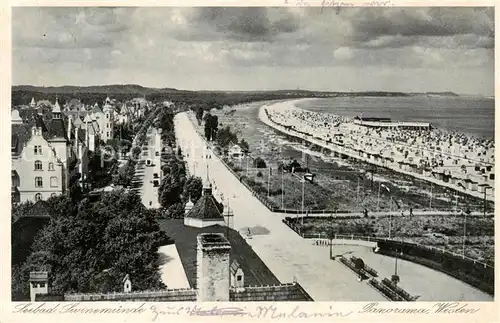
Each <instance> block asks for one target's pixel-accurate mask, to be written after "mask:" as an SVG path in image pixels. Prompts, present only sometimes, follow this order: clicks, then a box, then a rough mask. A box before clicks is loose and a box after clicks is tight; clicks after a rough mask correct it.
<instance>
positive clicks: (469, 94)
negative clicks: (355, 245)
mask: <svg viewBox="0 0 500 323" xmlns="http://www.w3.org/2000/svg"><path fill="white" fill-rule="evenodd" d="M15 86H18V87H20V86H31V87H41V88H58V87H105V86H140V87H142V88H145V89H155V90H162V89H172V90H176V91H190V92H273V91H297V92H298V91H308V92H325V93H363V92H387V93H405V94H412V93H423V94H425V93H447V92H450V93H454V94H457V95H459V96H481V97H495V95H494V94H491V95H487V94H480V93H458V92H455V91H453V90H446V91H416V92H407V91H391V90H350V91H336V90H312V89H304V88H297V89H292V88H281V89H266V90H263V89H260V90H257V89H256V90H242V89H233V90H227V89H226V90H215V89H196V90H195V89H179V88H176V87H169V86H164V87H156V86H145V85H141V84H137V83H122V84H120V83H111V84H95V85H74V84H65V85H33V84H11V87H15Z"/></svg>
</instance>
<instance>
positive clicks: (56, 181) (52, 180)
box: [50, 176, 59, 187]
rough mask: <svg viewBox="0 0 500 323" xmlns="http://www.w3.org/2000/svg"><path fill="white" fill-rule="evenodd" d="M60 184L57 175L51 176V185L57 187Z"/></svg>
mask: <svg viewBox="0 0 500 323" xmlns="http://www.w3.org/2000/svg"><path fill="white" fill-rule="evenodd" d="M58 185H59V183H58V180H57V177H55V176H52V177H51V178H50V187H57V186H58Z"/></svg>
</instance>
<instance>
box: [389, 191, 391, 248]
mask: <svg viewBox="0 0 500 323" xmlns="http://www.w3.org/2000/svg"><path fill="white" fill-rule="evenodd" d="M391 229H392V195H391V201H390V203H389V239H390V238H391Z"/></svg>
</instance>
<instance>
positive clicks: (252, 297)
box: [229, 283, 313, 302]
mask: <svg viewBox="0 0 500 323" xmlns="http://www.w3.org/2000/svg"><path fill="white" fill-rule="evenodd" d="M229 299H230V300H231V301H232V302H259V301H261V302H262V301H269V302H279V301H292V302H303V301H313V299H312V298H311V296H309V294H307V292H306V291H305V290H304V289H303V288H302V286H300V284H299V283H291V284H280V285H274V286H252V287H244V288H243V289H232V290H230V292H229Z"/></svg>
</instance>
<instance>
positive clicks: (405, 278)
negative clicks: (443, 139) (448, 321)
mask: <svg viewBox="0 0 500 323" xmlns="http://www.w3.org/2000/svg"><path fill="white" fill-rule="evenodd" d="M175 130H176V138H177V140H178V144H179V145H180V146H181V148H182V151H183V152H184V155H185V160H186V162H187V166H188V168H189V170H190V173H191V174H196V176H199V177H202V178H206V176H207V165H208V170H209V174H208V175H209V178H210V181H211V182H212V183H213V187H214V195H215V196H216V197H219V196H220V194H221V193H222V197H223V202H224V205H225V209H227V208H228V207H229V208H230V209H231V210H232V211H233V213H234V217H233V219H232V221H231V222H232V223H233V225H232V226H233V228H234V229H235V230H238V231H240V233H241V234H242V236H243V237H247V234H248V231H249V230H250V236H249V237H247V242H248V243H249V244H250V245H251V246H252V248H253V249H254V250H255V252H256V253H257V255H259V257H260V258H261V259H262V260H263V261H264V263H265V264H266V265H267V266H268V267H269V268H270V269H271V271H273V273H274V274H275V275H276V276H277V278H278V279H279V280H280V281H282V282H289V281H293V280H294V279H296V280H297V281H298V282H299V283H300V284H301V285H302V286H303V287H304V288H305V289H306V291H307V292H308V293H309V294H310V295H311V297H312V298H313V299H314V300H315V301H384V300H385V298H384V297H383V296H382V295H381V294H380V293H379V292H377V291H376V290H374V289H373V288H372V287H370V286H369V285H368V284H366V282H358V281H357V277H356V276H355V275H354V274H353V273H352V272H351V271H350V270H349V269H348V268H346V267H345V266H344V265H342V264H341V263H340V262H338V261H333V260H331V259H329V249H328V248H324V247H320V246H315V245H313V244H312V242H311V241H310V240H306V239H303V238H301V237H299V236H298V235H297V234H295V233H294V232H293V231H291V230H290V229H289V228H288V227H287V226H286V225H285V224H283V223H282V221H281V219H282V215H278V214H275V213H273V212H271V211H270V210H269V209H267V208H266V207H265V206H264V205H263V204H262V203H260V201H259V200H258V199H257V198H256V197H254V196H253V195H252V193H251V192H250V191H249V190H248V189H247V188H246V187H245V186H244V185H243V184H242V183H241V182H240V181H239V180H238V179H237V178H236V177H234V176H233V175H232V174H231V172H230V171H229V170H228V169H227V168H226V167H225V166H224V165H223V164H222V162H221V161H220V160H219V159H218V158H217V156H216V155H215V154H214V153H213V152H211V151H210V149H209V147H207V145H206V143H205V141H204V140H203V139H202V138H201V137H200V136H199V135H198V133H197V132H196V129H195V127H194V125H193V123H192V121H191V120H190V119H189V117H188V114H187V113H179V114H177V115H176V117H175ZM195 168H196V169H195ZM264 229H266V230H264ZM267 231H268V233H265V232H267ZM252 232H254V234H252ZM333 252H334V254H340V253H345V252H349V253H351V254H352V255H356V256H357V257H361V258H363V259H364V260H365V261H366V262H367V263H368V264H369V265H370V266H372V267H373V268H374V269H375V270H377V271H378V272H379V273H380V274H381V275H383V276H384V277H390V274H391V273H392V272H393V270H394V259H393V258H390V257H386V256H382V255H379V254H375V253H373V252H372V251H371V249H369V248H366V247H359V246H334V247H333ZM398 263H401V271H400V272H399V275H400V277H401V283H400V285H401V287H402V288H404V289H406V290H407V291H408V292H409V293H410V294H413V295H420V298H419V299H418V300H419V301H438V300H448V301H452V300H470V301H472V300H491V297H490V296H488V295H486V294H484V293H482V292H480V291H478V290H476V289H475V288H473V287H471V286H469V285H467V284H465V283H463V282H461V281H459V280H456V279H454V278H452V277H449V276H447V275H445V274H442V273H440V272H437V271H434V270H431V269H428V268H426V267H424V266H420V265H417V264H414V263H411V262H407V261H398ZM437 282H439V286H438V287H436V285H437ZM441 286H443V288H441Z"/></svg>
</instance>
